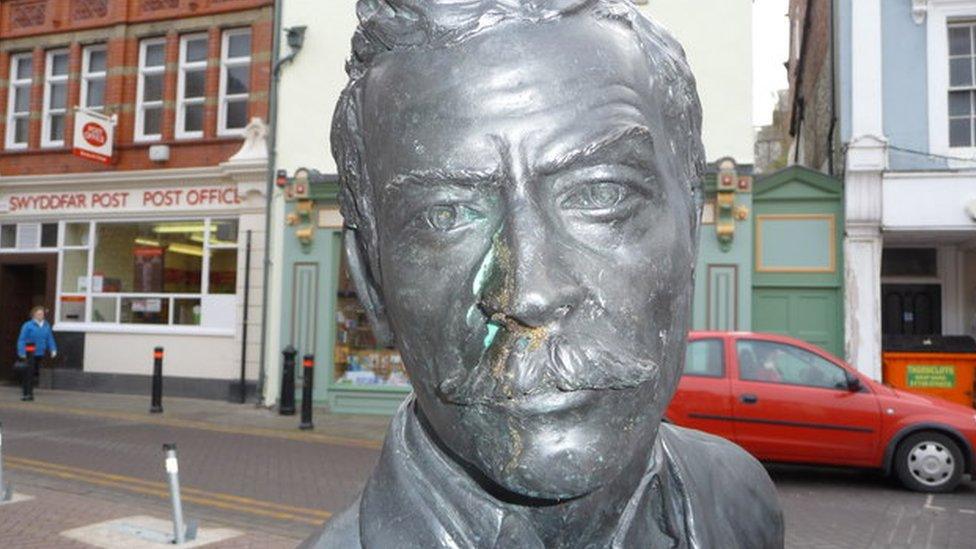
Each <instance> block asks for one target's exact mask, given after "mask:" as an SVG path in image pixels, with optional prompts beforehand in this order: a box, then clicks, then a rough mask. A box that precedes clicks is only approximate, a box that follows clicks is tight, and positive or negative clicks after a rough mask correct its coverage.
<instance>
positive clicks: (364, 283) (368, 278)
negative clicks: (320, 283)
mask: <svg viewBox="0 0 976 549" xmlns="http://www.w3.org/2000/svg"><path fill="white" fill-rule="evenodd" d="M342 247H343V248H344V249H345V252H346V267H347V268H348V270H349V278H351V279H352V283H353V284H354V285H355V286H356V294H357V295H358V296H359V302H360V304H362V306H363V308H365V309H366V316H367V317H369V322H370V324H372V325H373V335H374V336H375V337H376V342H377V343H378V344H380V345H382V346H383V347H389V346H391V345H393V331H392V330H391V329H390V322H389V319H388V318H387V316H386V307H384V305H383V298H382V297H381V295H382V294H381V293H380V291H379V284H378V283H377V281H376V279H375V278H373V272H372V269H370V265H372V263H371V262H370V261H369V258H367V257H366V253H365V250H364V249H363V246H361V245H360V243H359V235H358V233H357V232H356V231H355V230H354V229H349V228H346V229H344V230H343V232H342Z"/></svg>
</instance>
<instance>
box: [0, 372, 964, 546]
mask: <svg viewBox="0 0 976 549" xmlns="http://www.w3.org/2000/svg"><path fill="white" fill-rule="evenodd" d="M36 395H37V400H36V401H34V402H30V403H24V402H20V400H19V392H18V389H17V388H16V387H3V386H0V421H2V425H3V438H2V442H3V446H2V451H3V458H4V459H3V461H4V478H5V480H7V481H8V482H11V483H12V484H13V488H14V490H15V492H16V493H17V496H18V498H21V499H22V500H21V501H18V502H16V503H8V504H4V505H0V545H2V546H3V547H15V548H21V547H44V548H46V547H91V546H101V547H116V546H117V547H137V546H139V547H142V546H147V547H149V546H153V547H156V546H159V545H158V544H150V545H138V544H135V543H129V542H126V543H121V542H118V543H117V544H116V542H104V541H103V542H98V541H97V540H96V541H92V539H93V538H79V537H78V536H81V535H83V534H85V532H89V531H92V530H98V529H100V530H99V531H100V532H101V535H102V536H103V538H104V539H109V538H106V537H105V536H106V535H108V534H111V535H118V534H119V531H125V532H128V531H131V530H133V529H135V528H136V526H138V525H140V524H150V523H153V522H152V521H155V522H154V524H168V522H167V521H169V520H170V519H171V516H170V504H169V492H168V487H167V484H166V476H165V472H164V468H163V451H162V444H163V443H169V442H175V443H176V444H177V447H178V455H179V474H180V482H181V486H182V497H183V505H184V508H185V510H186V511H185V512H186V515H187V517H189V518H192V519H195V520H197V521H199V523H200V525H201V529H202V530H206V531H207V532H208V533H211V534H214V535H216V534H220V536H217V537H220V538H221V539H220V541H216V542H214V543H209V544H207V545H206V547H272V548H278V547H281V548H285V547H294V546H296V545H297V544H298V543H299V542H300V540H302V539H304V538H305V537H306V536H308V535H309V534H310V533H312V532H313V531H315V530H316V529H317V528H318V527H319V526H320V525H321V524H322V523H324V522H325V521H326V520H328V519H329V517H331V516H332V514H333V513H335V512H337V511H339V510H341V509H343V508H344V507H345V506H347V505H348V504H349V503H351V502H352V501H354V500H355V498H356V496H357V495H358V493H359V491H360V490H361V488H362V485H363V483H364V482H365V480H366V478H367V476H368V475H369V473H370V471H371V470H372V468H373V466H374V465H375V463H376V460H377V458H378V453H379V447H380V444H381V443H382V439H383V436H384V434H385V431H386V427H387V424H388V422H389V419H388V418H385V417H377V416H352V415H337V414H330V413H328V412H327V410H324V409H316V411H315V415H314V421H315V429H314V430H313V431H301V430H299V429H298V428H297V427H298V422H299V420H298V417H297V416H280V415H278V414H277V413H275V412H274V411H271V410H267V409H263V408H258V407H255V406H254V405H253V404H244V405H241V404H232V403H227V402H219V401H208V400H195V399H180V398H164V401H163V407H164V410H165V411H164V412H163V413H162V414H149V413H148V409H149V401H148V398H147V397H140V396H128V395H110V394H95V393H78V392H68V391H51V390H38V391H37V393H36ZM768 469H769V471H770V475H771V476H772V478H773V480H774V482H775V483H776V486H777V489H778V491H779V496H780V502H781V504H782V506H783V510H784V515H785V519H786V527H787V528H786V535H787V547H790V548H835V547H836V548H860V547H864V548H874V547H879V548H880V547H906V548H909V547H911V548H914V547H930V548H957V547H958V548H973V547H976V483H974V482H973V481H972V480H967V481H966V482H965V483H964V484H963V486H962V487H961V488H960V489H959V490H957V491H956V492H954V493H952V494H945V495H935V496H929V495H925V494H918V493H913V492H908V491H905V490H903V489H901V488H900V487H898V486H897V485H896V484H894V483H893V482H891V481H890V480H888V479H883V478H880V476H879V475H877V474H876V473H872V472H863V471H854V470H832V469H823V468H809V467H795V466H783V465H770V466H768ZM120 525H121V526H120ZM157 529H158V528H157ZM163 530H165V528H163ZM106 532H107V533H108V534H106ZM69 536H71V537H69ZM221 536H222V537H221ZM228 536H229V537H228ZM217 537H214V538H213V539H217ZM78 539H86V541H85V542H82V541H78ZM113 539H114V538H113Z"/></svg>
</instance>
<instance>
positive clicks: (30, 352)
mask: <svg viewBox="0 0 976 549" xmlns="http://www.w3.org/2000/svg"><path fill="white" fill-rule="evenodd" d="M24 350H25V351H26V354H27V361H26V362H27V364H25V365H24V369H23V372H22V373H23V374H24V375H23V376H21V378H20V389H21V397H20V400H26V401H31V400H34V371H35V370H36V369H37V364H36V359H35V357H34V351H36V350H37V346H36V345H34V343H33V342H28V343H26V344H25V345H24Z"/></svg>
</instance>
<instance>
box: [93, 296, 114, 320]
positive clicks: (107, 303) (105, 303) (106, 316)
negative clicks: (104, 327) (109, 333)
mask: <svg viewBox="0 0 976 549" xmlns="http://www.w3.org/2000/svg"><path fill="white" fill-rule="evenodd" d="M117 304H118V300H117V299H115V298H114V297H96V298H93V299H92V316H91V321H92V322H113V323H114V322H117V321H118V311H117V310H116V305H117Z"/></svg>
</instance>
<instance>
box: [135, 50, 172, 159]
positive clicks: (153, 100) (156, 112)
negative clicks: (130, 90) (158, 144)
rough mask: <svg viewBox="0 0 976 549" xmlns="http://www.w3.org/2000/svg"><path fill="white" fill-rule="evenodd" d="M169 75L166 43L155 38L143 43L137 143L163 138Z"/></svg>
mask: <svg viewBox="0 0 976 549" xmlns="http://www.w3.org/2000/svg"><path fill="white" fill-rule="evenodd" d="M165 72H166V40H165V39H164V38H151V39H147V40H143V41H142V42H140V43H139V82H138V85H137V89H136V131H135V138H136V140H139V141H150V140H155V139H159V138H161V137H162V133H163V76H164V73H165Z"/></svg>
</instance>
